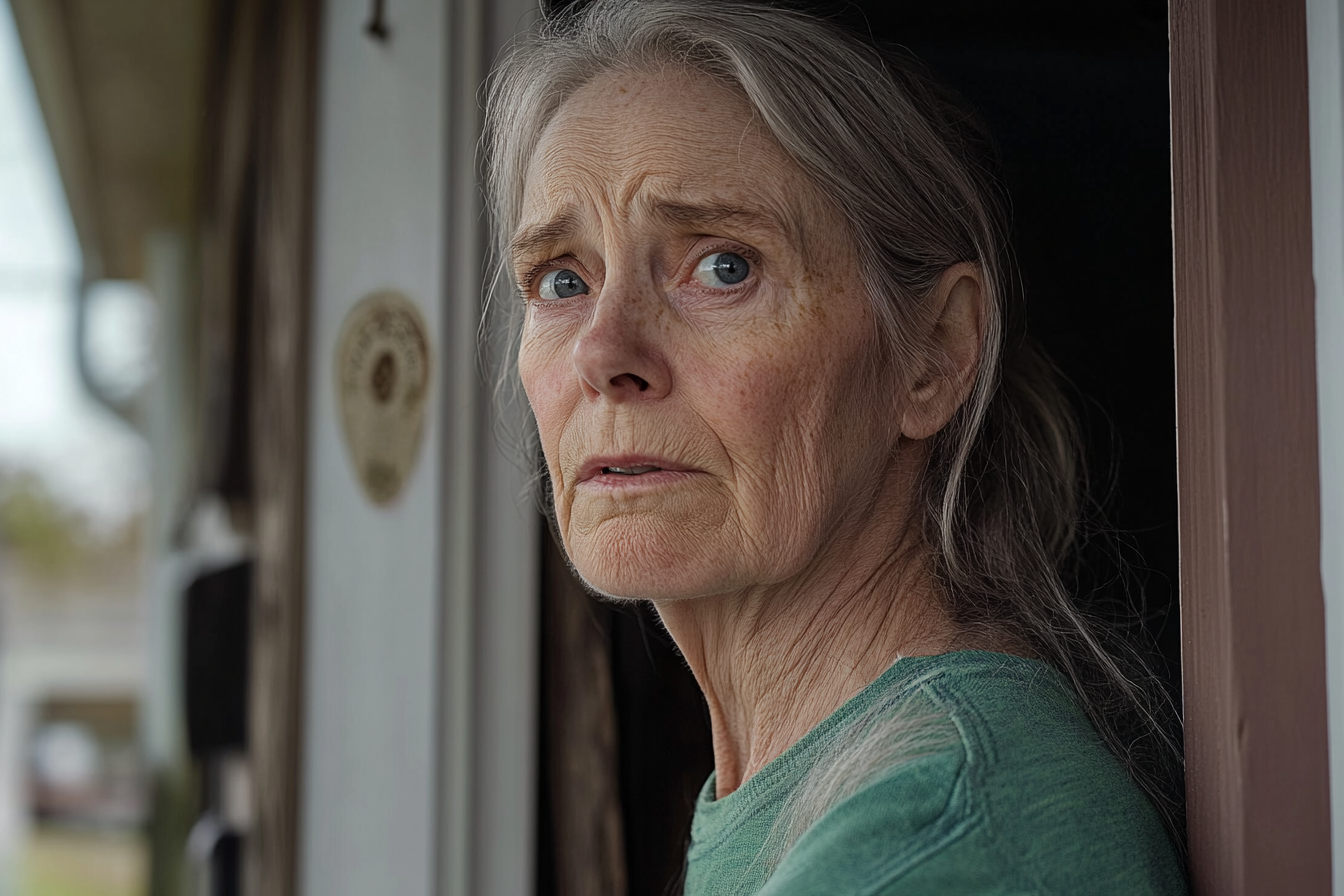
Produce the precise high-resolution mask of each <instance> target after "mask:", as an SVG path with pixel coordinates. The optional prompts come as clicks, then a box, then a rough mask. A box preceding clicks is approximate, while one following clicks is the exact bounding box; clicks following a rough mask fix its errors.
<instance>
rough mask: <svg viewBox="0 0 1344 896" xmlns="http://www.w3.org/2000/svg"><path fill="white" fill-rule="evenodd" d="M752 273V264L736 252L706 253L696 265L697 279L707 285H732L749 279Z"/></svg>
mask: <svg viewBox="0 0 1344 896" xmlns="http://www.w3.org/2000/svg"><path fill="white" fill-rule="evenodd" d="M750 273H751V265H749V264H747V260H746V259H745V258H743V257H742V256H741V255H738V254H737V253H736V252H715V253H714V254H713V255H706V256H705V257H704V258H702V259H700V263H699V264H698V265H696V266H695V279H697V280H699V281H700V282H701V283H703V284H705V285H706V286H732V285H733V284H734V283H741V282H742V281H743V280H745V279H747V275H748V274H750Z"/></svg>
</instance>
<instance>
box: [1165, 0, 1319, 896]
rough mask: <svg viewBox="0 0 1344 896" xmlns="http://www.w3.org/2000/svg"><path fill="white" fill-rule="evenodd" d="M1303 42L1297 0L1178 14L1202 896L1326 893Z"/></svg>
mask: <svg viewBox="0 0 1344 896" xmlns="http://www.w3.org/2000/svg"><path fill="white" fill-rule="evenodd" d="M1305 27H1306V26H1305V20H1304V9H1303V6H1302V4H1301V3H1298V2H1293V0H1173V2H1172V5H1171V77H1172V81H1171V84H1172V185H1173V186H1172V189H1173V216H1174V237H1175V279H1176V282H1175V290H1176V368H1177V371H1176V373H1177V428H1178V453H1179V459H1178V474H1179V481H1180V526H1181V616H1182V619H1181V627H1182V630H1183V633H1184V635H1183V637H1184V645H1183V647H1184V650H1183V668H1184V673H1183V674H1184V689H1185V695H1184V704H1185V729H1186V776H1187V792H1188V796H1189V809H1188V813H1189V834H1190V860H1191V875H1192V883H1193V891H1194V892H1195V893H1197V894H1219V896H1236V894H1247V896H1250V894H1257V896H1258V894H1265V896H1268V894H1275V893H1299V894H1306V893H1317V894H1325V893H1329V892H1330V806H1329V793H1328V767H1327V752H1326V747H1327V745H1326V702H1325V643H1324V611H1323V603H1322V594H1321V585H1320V563H1319V560H1320V555H1319V551H1320V527H1319V497H1320V493H1319V483H1318V467H1317V434H1316V367H1315V336H1314V291H1313V285H1312V268H1311V184H1310V159H1309V142H1308V122H1307V65H1306V30H1305Z"/></svg>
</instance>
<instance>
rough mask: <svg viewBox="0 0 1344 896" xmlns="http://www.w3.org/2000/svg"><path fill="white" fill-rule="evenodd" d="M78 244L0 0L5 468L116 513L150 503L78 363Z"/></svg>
mask: <svg viewBox="0 0 1344 896" xmlns="http://www.w3.org/2000/svg"><path fill="white" fill-rule="evenodd" d="M78 272H79V251H78V246H77V243H76V241H75V236H74V230H73V227H72V225H71V223H70V216H69V213H68V211H67V209H66V204H65V196H64V194H63V192H62V190H61V184H60V178H59V176H58V174H57V172H56V165H55V162H54V161H53V159H52V156H51V147H50V144H49V143H48V141H47V136H46V131H45V129H44V126H43V123H42V118H41V114H40V112H39V110H38V106H37V101H36V99H35V97H34V95H33V88H32V82H31V79H30V78H29V75H28V70H27V66H26V64H25V62H24V59H23V52H22V49H21V47H20V45H19V40H18V35H17V34H16V33H15V30H14V21H13V18H12V16H11V15H10V9H9V4H8V0H0V465H3V466H6V467H22V468H26V469H31V470H33V471H35V472H38V473H39V474H41V475H42V476H43V477H44V478H45V479H46V480H47V481H48V482H49V484H50V485H51V487H52V489H53V490H54V491H56V492H57V493H58V494H59V495H60V496H62V497H63V498H65V499H66V500H67V501H69V502H71V503H72V504H75V505H77V506H78V507H79V508H80V509H82V510H84V511H86V512H88V513H89V514H91V515H93V516H95V517H97V518H100V519H103V520H106V521H112V520H115V519H116V518H118V517H121V516H123V515H125V514H126V513H128V512H130V511H132V510H134V509H135V508H136V507H137V506H138V505H139V504H141V503H142V502H143V501H144V499H145V482H146V481H147V478H148V477H147V471H146V468H145V463H146V459H145V451H144V447H143V444H142V443H141V440H140V439H139V437H138V436H136V435H135V434H134V433H132V432H131V431H130V430H129V429H128V428H127V427H126V426H124V425H123V424H122V423H121V422H120V421H119V420H118V419H116V418H115V417H114V416H112V415H111V414H109V413H108V412H107V411H105V410H104V409H103V408H101V407H100V406H99V405H97V404H96V403H95V402H94V401H93V400H92V399H90V398H89V397H88V396H87V395H86V394H85V393H84V391H83V389H82V388H81V386H80V384H79V379H78V375H77V372H76V367H75V360H74V358H75V356H74V344H73V338H72V334H73V329H74V303H73V296H74V289H75V285H76V283H77V282H78Z"/></svg>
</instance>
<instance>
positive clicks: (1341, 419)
mask: <svg viewBox="0 0 1344 896" xmlns="http://www.w3.org/2000/svg"><path fill="white" fill-rule="evenodd" d="M1307 32H1308V38H1307V40H1308V66H1309V72H1310V83H1311V193H1312V196H1311V203H1312V235H1313V240H1312V242H1313V245H1312V254H1313V267H1314V273H1315V276H1316V365H1317V389H1318V392H1317V396H1318V401H1319V415H1320V417H1319V419H1320V440H1321V578H1322V586H1323V589H1324V592H1325V616H1326V638H1327V642H1326V643H1327V650H1326V663H1327V675H1328V680H1327V692H1328V698H1329V706H1330V710H1329V711H1330V806H1331V828H1332V836H1333V843H1334V846H1333V849H1332V854H1333V860H1334V881H1335V884H1334V891H1335V893H1336V894H1344V65H1341V61H1342V59H1344V3H1341V0H1307Z"/></svg>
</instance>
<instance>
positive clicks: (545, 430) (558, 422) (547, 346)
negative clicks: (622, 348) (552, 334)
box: [518, 338, 576, 463]
mask: <svg viewBox="0 0 1344 896" xmlns="http://www.w3.org/2000/svg"><path fill="white" fill-rule="evenodd" d="M518 377H519V379H520V380H522V384H523V391H524V392H525V393H526V394H527V401H528V404H529V405H530V406H531V407H532V415H533V416H534V417H535V418H536V420H537V430H538V432H539V433H540V435H541V445H542V449H543V450H544V451H545V453H546V459H547V461H548V463H549V462H551V461H552V460H553V459H554V451H553V449H554V445H555V442H556V440H557V439H558V438H559V436H560V433H561V431H562V430H563V429H564V427H565V423H566V421H567V420H568V419H569V416H570V414H571V413H572V410H573V406H574V400H575V396H574V392H575V383H576V380H575V377H574V373H573V365H572V364H571V363H569V354H568V352H566V351H565V349H564V346H562V345H558V344H556V343H554V342H551V341H547V340H538V339H530V338H524V340H523V342H522V344H521V345H520V346H519V348H518Z"/></svg>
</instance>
